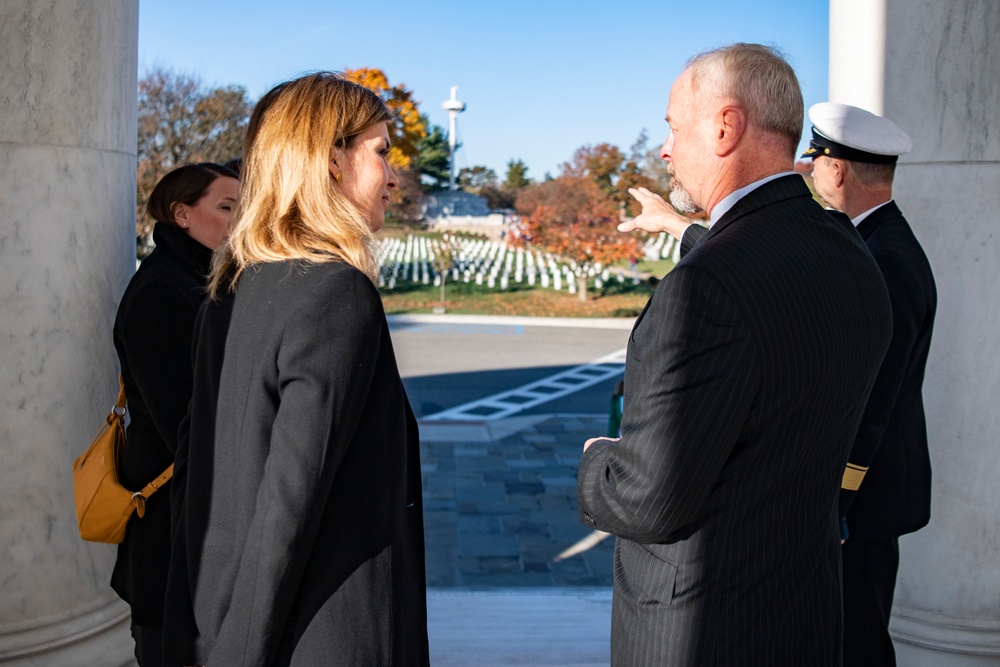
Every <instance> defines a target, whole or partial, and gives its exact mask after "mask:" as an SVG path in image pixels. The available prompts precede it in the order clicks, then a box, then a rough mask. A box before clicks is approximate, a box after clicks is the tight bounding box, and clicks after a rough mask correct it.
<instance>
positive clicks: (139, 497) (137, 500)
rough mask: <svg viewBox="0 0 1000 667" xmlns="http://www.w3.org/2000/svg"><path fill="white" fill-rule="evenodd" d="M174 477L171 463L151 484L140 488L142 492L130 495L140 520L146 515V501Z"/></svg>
mask: <svg viewBox="0 0 1000 667" xmlns="http://www.w3.org/2000/svg"><path fill="white" fill-rule="evenodd" d="M173 476H174V464H173V463H171V464H170V465H169V466H167V469H166V470H164V471H163V472H162V473H160V476H159V477H157V478H156V479H154V480H153V481H152V482H150V483H149V484H147V485H146V486H144V487H142V491H136V492H135V493H133V494H132V503H133V505H135V512H136V514H138V515H139V518H140V519H141V518H142V517H143V516H145V514H146V500H147V499H148V498H149V497H150V496H151V495H153V494H154V493H156V492H157V491H158V490H159V489H160V487H161V486H163V485H164V484H166V483H167V482H169V481H170V478H171V477H173Z"/></svg>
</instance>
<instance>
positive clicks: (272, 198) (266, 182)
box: [208, 72, 392, 299]
mask: <svg viewBox="0 0 1000 667" xmlns="http://www.w3.org/2000/svg"><path fill="white" fill-rule="evenodd" d="M264 100H267V106H266V108H265V109H264V110H263V112H262V113H258V112H257V110H255V116H257V117H258V119H257V120H258V123H257V124H256V126H255V127H254V128H253V131H254V135H253V136H250V133H249V132H248V135H247V138H246V142H245V143H246V147H245V151H244V156H243V157H244V159H243V166H242V174H241V176H242V178H241V189H240V203H239V206H238V207H237V211H236V219H235V223H234V225H233V229H232V232H231V233H230V235H229V241H228V242H227V243H226V244H225V245H224V246H223V247H222V248H221V249H220V250H219V251H218V252H217V253H216V256H215V258H214V261H213V265H212V275H211V278H210V280H209V287H208V289H209V294H210V296H211V298H213V299H214V298H218V296H219V295H220V294H221V293H222V292H223V291H224V290H225V289H230V290H232V289H235V287H236V283H237V281H238V279H239V277H240V274H241V273H242V272H243V270H244V269H246V268H247V267H248V266H251V265H254V264H261V263H266V262H280V261H283V260H288V259H300V260H304V261H307V262H329V261H334V260H339V261H343V262H346V263H348V264H350V265H352V266H354V267H356V268H357V269H358V270H360V271H362V272H363V273H365V274H367V275H368V276H369V277H370V278H372V279H373V280H374V278H375V276H376V275H377V270H378V268H377V259H376V252H377V251H376V244H377V241H376V239H375V235H374V233H373V232H372V230H371V228H370V227H369V225H368V222H367V220H366V219H365V217H364V215H363V214H362V213H361V212H360V211H358V209H357V207H355V206H354V205H353V204H351V203H350V202H349V201H348V200H347V199H346V198H345V197H344V195H343V193H342V192H341V190H340V186H339V185H338V184H337V183H335V182H334V179H333V177H332V176H331V174H330V166H329V165H330V160H331V159H332V158H333V157H334V156H335V155H336V154H337V153H340V152H342V151H344V150H347V149H349V148H350V147H351V145H352V142H353V141H354V139H356V138H357V136H358V135H359V134H362V133H363V132H364V131H365V130H367V129H368V128H370V127H371V126H373V125H375V124H377V123H381V122H386V121H391V120H392V114H391V112H390V111H389V109H388V108H387V107H386V105H385V104H384V103H383V102H382V100H381V99H380V98H379V97H378V95H376V94H375V93H373V92H372V91H370V90H368V89H367V88H364V87H362V86H359V85H358V84H356V83H352V82H350V81H348V80H347V79H345V78H343V76H342V75H340V74H337V73H332V72H317V73H315V74H309V75H307V76H303V77H301V78H298V79H295V80H293V81H287V82H285V83H282V84H280V85H279V86H276V87H275V89H274V90H272V91H271V92H269V93H268V94H267V95H265V96H264V98H262V102H263V101H264Z"/></svg>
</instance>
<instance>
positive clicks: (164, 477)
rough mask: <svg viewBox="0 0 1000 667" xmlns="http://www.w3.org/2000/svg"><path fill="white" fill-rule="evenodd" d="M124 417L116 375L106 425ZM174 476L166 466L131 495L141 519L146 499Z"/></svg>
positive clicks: (122, 391) (121, 380)
mask: <svg viewBox="0 0 1000 667" xmlns="http://www.w3.org/2000/svg"><path fill="white" fill-rule="evenodd" d="M124 417H125V379H124V378H123V377H122V374H121V373H119V374H118V400H117V401H115V407H114V409H113V410H112V411H111V414H110V415H108V423H109V424H110V423H111V422H112V421H113V420H114V419H122V418H124ZM173 476H174V464H173V463H171V464H170V465H169V466H167V469H166V470H164V471H163V472H162V473H160V476H159V477H157V478H156V479H154V480H153V481H152V482H150V483H149V484H147V485H146V486H144V487H142V491H136V492H135V493H133V494H132V502H133V503H134V504H135V509H136V512H137V513H138V514H139V517H140V518H141V517H142V515H143V514H145V513H146V499H147V498H149V497H150V496H151V495H153V494H154V493H156V492H157V491H158V490H159V489H160V487H162V486H163V485H164V484H166V483H167V482H169V481H170V479H171V478H172V477H173Z"/></svg>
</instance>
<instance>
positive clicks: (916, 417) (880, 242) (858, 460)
mask: <svg viewBox="0 0 1000 667" xmlns="http://www.w3.org/2000/svg"><path fill="white" fill-rule="evenodd" d="M858 231H859V232H860V233H861V237H862V238H863V239H864V241H865V244H866V245H867V246H868V249H869V250H870V251H871V254H872V257H874V258H875V262H876V263H877V264H878V267H879V270H880V271H881V272H882V277H883V278H884V279H885V284H886V287H887V288H888V290H889V300H890V301H891V302H892V340H891V341H890V343H889V349H888V350H887V351H886V353H885V360H884V361H883V362H882V368H881V370H880V371H879V374H878V377H877V378H876V379H875V385H874V386H873V387H872V392H871V396H870V397H869V399H868V405H867V407H866V408H865V412H864V416H863V417H862V418H861V426H860V428H859V429H858V436H857V439H856V440H855V441H854V448H853V449H852V450H851V455H850V457H849V459H848V461H849V462H850V464H851V465H852V466H859V467H862V468H868V472H867V473H866V474H865V477H864V480H863V481H862V482H861V487H860V489H858V490H857V491H851V490H848V489H844V490H842V491H841V494H840V513H841V516H846V517H847V525H848V528H849V530H850V535H851V539H882V538H888V537H898V536H900V535H904V534H906V533H911V532H913V531H915V530H918V529H920V528H923V527H924V526H926V525H927V522H928V521H930V515H931V464H930V455H929V454H928V451H927V425H926V422H925V420H924V402H923V393H922V387H923V383H924V366H926V364H927V353H928V351H929V349H930V344H931V333H932V331H933V328H934V313H935V311H936V309H937V290H936V288H935V285H934V275H933V273H932V272H931V266H930V263H929V262H928V261H927V256H926V255H925V254H924V251H923V248H921V247H920V242H919V241H917V239H916V237H915V236H914V235H913V231H912V230H911V229H910V226H909V225H908V224H907V222H906V219H905V218H903V214H902V213H901V212H900V210H899V207H898V206H896V204H895V202H889V203H888V204H885V205H884V206H881V207H880V208H878V209H876V210H875V211H873V212H872V213H871V215H869V216H868V217H867V218H865V219H864V220H862V221H861V224H860V225H858Z"/></svg>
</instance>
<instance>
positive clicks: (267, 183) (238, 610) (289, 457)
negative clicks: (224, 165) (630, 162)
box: [165, 73, 428, 665]
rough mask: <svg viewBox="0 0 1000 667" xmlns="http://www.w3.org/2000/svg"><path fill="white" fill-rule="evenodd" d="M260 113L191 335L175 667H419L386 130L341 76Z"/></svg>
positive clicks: (420, 563) (418, 580)
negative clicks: (387, 240)
mask: <svg viewBox="0 0 1000 667" xmlns="http://www.w3.org/2000/svg"><path fill="white" fill-rule="evenodd" d="M268 97H269V98H268V107H267V108H266V111H264V112H262V113H258V114H255V115H257V116H259V118H258V121H259V123H258V124H257V126H256V128H255V131H256V134H255V136H254V137H252V141H250V142H248V143H250V146H249V147H248V150H247V152H246V153H245V154H244V161H243V166H242V169H243V172H242V173H243V191H242V196H241V198H240V205H239V209H238V211H237V220H236V224H235V226H234V229H233V231H232V233H231V235H230V238H229V242H228V243H227V245H226V246H225V247H224V248H223V249H222V250H221V251H220V252H219V253H218V255H217V257H216V260H215V263H214V266H213V273H212V280H211V284H210V296H211V301H209V302H208V303H207V304H206V307H205V308H203V310H202V313H201V315H200V321H199V325H198V331H197V336H198V340H197V342H196V344H195V392H194V397H193V398H192V408H191V414H190V434H189V436H188V437H187V438H185V439H183V442H182V445H181V447H182V450H183V451H179V452H178V459H179V460H180V459H181V458H183V459H184V461H183V465H182V466H179V468H180V472H179V475H180V476H181V477H182V480H181V482H182V484H181V487H182V488H183V495H184V497H183V502H182V503H181V509H180V512H179V517H178V525H177V531H176V533H177V535H178V536H179V537H178V539H179V542H175V554H176V556H175V559H174V561H173V562H172V563H171V580H170V584H169V587H168V600H167V616H168V619H172V620H168V622H167V628H166V631H165V635H166V637H165V639H166V641H167V644H168V647H167V656H168V662H169V663H170V664H208V665H426V664H427V663H428V656H427V629H426V600H425V580H424V551H423V520H422V506H421V489H420V466H419V443H418V437H417V427H416V421H415V420H414V418H413V413H412V411H411V410H410V406H409V403H408V401H407V398H406V393H405V391H404V390H403V385H402V382H401V380H400V377H399V371H398V370H397V367H396V360H395V357H394V355H393V350H392V342H391V340H390V338H389V330H388V327H387V325H386V320H385V314H384V312H383V309H382V304H381V301H380V299H379V295H378V292H377V290H376V288H375V286H374V284H373V282H372V279H373V278H374V276H375V270H376V260H375V236H374V233H375V231H376V230H378V229H379V228H380V227H381V226H382V224H383V221H384V216H385V211H386V208H387V207H388V205H389V197H390V194H391V192H392V190H393V189H394V188H395V187H396V185H397V181H396V176H395V174H394V173H393V171H392V169H391V168H390V166H389V164H388V162H387V160H386V156H387V154H388V150H389V134H388V123H389V122H391V120H392V118H391V115H390V113H389V111H388V110H387V109H386V107H385V105H384V104H383V103H382V102H381V100H380V99H379V98H378V97H377V96H376V95H375V94H373V93H372V92H370V91H368V90H367V89H365V88H362V87H361V86H358V85H356V84H353V83H351V82H348V81H347V80H345V79H343V78H341V77H340V76H339V75H336V74H330V73H318V74H312V75H309V76H305V77H302V78H300V79H296V80H294V81H290V82H287V83H285V84H282V86H279V88H278V89H276V90H275V91H272V93H271V94H269V96H268ZM222 341H224V355H223V354H220V352H221V350H222V349H223V343H222ZM220 357H221V359H220ZM178 547H179V548H178Z"/></svg>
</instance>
